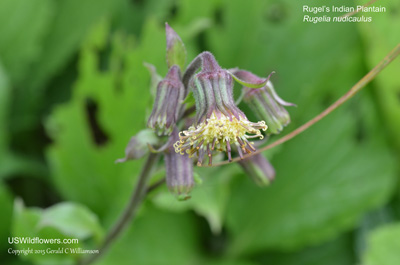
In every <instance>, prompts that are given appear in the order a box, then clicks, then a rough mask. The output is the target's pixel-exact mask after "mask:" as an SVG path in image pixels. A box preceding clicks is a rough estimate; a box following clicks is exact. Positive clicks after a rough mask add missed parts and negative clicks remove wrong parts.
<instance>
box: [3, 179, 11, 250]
mask: <svg viewBox="0 0 400 265" xmlns="http://www.w3.org/2000/svg"><path fill="white" fill-rule="evenodd" d="M0 205H1V214H2V216H3V217H2V218H1V219H0V238H2V239H3V240H1V241H0V250H1V251H4V252H3V253H5V251H6V249H7V248H9V247H10V245H9V244H8V241H7V240H6V238H7V237H8V236H10V228H11V216H12V197H11V194H10V192H9V191H8V190H7V189H6V187H5V186H4V185H3V183H2V182H0Z"/></svg>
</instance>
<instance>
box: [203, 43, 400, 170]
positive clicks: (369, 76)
mask: <svg viewBox="0 0 400 265" xmlns="http://www.w3.org/2000/svg"><path fill="white" fill-rule="evenodd" d="M399 54H400V43H399V44H398V45H397V46H396V47H395V48H394V49H393V50H392V51H390V52H389V53H388V55H386V57H385V58H384V59H383V60H382V61H380V62H379V63H378V65H376V66H375V67H374V68H373V69H372V70H371V71H370V72H369V73H368V74H366V75H365V76H364V77H363V78H362V79H361V80H360V81H358V82H357V83H356V84H355V85H354V86H353V87H352V88H350V90H349V91H347V92H346V94H344V95H343V96H342V97H340V98H339V99H338V100H337V101H335V102H334V103H333V104H332V105H330V106H329V107H328V108H327V109H325V110H324V111H322V112H321V113H320V114H318V115H317V116H316V117H314V118H313V119H311V120H309V121H308V122H306V123H305V124H303V125H301V126H300V127H298V128H297V129H296V130H294V131H292V132H291V133H289V134H287V135H285V136H284V137H282V138H280V139H279V140H277V141H275V142H273V143H272V144H269V145H267V146H264V147H262V148H260V149H258V150H257V151H256V152H253V153H251V154H249V155H245V156H243V159H246V158H249V157H251V156H253V155H256V154H259V153H261V152H263V151H265V150H268V149H271V148H273V147H275V146H278V145H280V144H283V143H285V142H287V141H289V140H290V139H292V138H294V137H295V136H297V135H299V134H300V133H302V132H304V131H305V130H307V129H308V128H310V127H311V126H312V125H314V124H315V123H317V122H318V121H320V120H321V119H323V118H324V117H325V116H327V115H328V114H329V113H331V112H332V111H334V110H335V109H337V108H338V107H339V106H341V105H342V104H343V103H345V102H346V101H347V100H349V99H350V98H352V97H353V96H354V95H355V94H357V92H359V91H360V90H361V89H362V88H364V87H365V86H366V85H367V84H368V83H369V82H371V80H373V79H374V78H375V77H376V76H377V75H378V74H379V73H380V72H381V71H382V70H383V69H385V67H386V66H387V65H388V64H389V63H391V62H392V61H393V60H394V59H395V58H396V57H397V56H398V55H399ZM239 160H240V157H237V158H235V159H232V161H231V162H237V161H239ZM231 162H229V161H223V162H220V163H216V164H213V165H212V166H211V167H216V166H221V165H225V164H228V163H231ZM202 167H210V166H207V165H204V166H202Z"/></svg>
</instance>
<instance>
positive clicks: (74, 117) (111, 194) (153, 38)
mask: <svg viewBox="0 0 400 265" xmlns="http://www.w3.org/2000/svg"><path fill="white" fill-rule="evenodd" d="M108 35H109V31H108V22H107V21H103V23H101V24H100V25H98V26H97V27H96V28H95V29H94V30H93V31H92V32H91V34H90V36H89V37H88V39H87V40H86V41H85V43H84V45H83V47H82V50H81V53H80V60H79V79H78V80H77V82H76V85H75V87H74V88H73V96H72V98H71V100H70V101H69V102H67V103H66V104H63V105H60V106H58V108H56V110H55V111H54V113H53V114H52V115H51V117H50V119H49V120H48V122H47V130H48V132H49V133H50V135H51V137H52V139H53V140H54V143H53V144H52V145H51V147H50V148H49V150H48V152H47V158H48V161H49V163H50V166H51V170H52V172H53V176H54V181H55V184H56V185H57V187H58V189H59V190H60V191H61V194H62V195H63V196H64V198H65V199H68V200H73V201H78V202H81V203H84V204H85V205H88V206H89V207H90V208H91V209H92V210H93V211H94V212H96V213H97V214H99V215H100V217H102V218H104V217H105V216H107V215H108V216H109V217H110V216H116V215H117V214H118V213H119V212H120V211H121V209H122V207H123V206H124V205H125V202H126V200H127V199H128V196H129V194H130V193H131V190H132V186H133V183H134V182H135V178H136V176H137V175H138V173H139V168H140V164H141V161H132V162H129V163H125V164H118V165H116V164H114V161H115V160H116V159H117V158H119V157H121V156H123V154H124V150H125V147H126V145H127V144H128V142H129V139H130V138H131V136H132V135H134V134H135V133H137V132H138V131H139V130H141V129H143V128H144V127H145V125H146V123H145V116H144V115H145V113H146V108H147V107H148V106H149V105H150V104H151V102H150V101H151V99H150V91H149V80H150V76H149V73H148V71H147V69H146V68H145V67H144V66H143V62H144V61H147V62H149V63H152V64H154V65H156V66H157V69H162V70H165V69H166V66H165V48H163V47H159V49H154V48H152V45H151V44H152V43H165V33H164V30H163V28H162V27H159V26H158V25H157V24H156V22H155V21H153V20H151V21H148V22H147V24H146V25H145V26H144V29H143V36H142V40H141V44H140V45H139V46H136V47H133V45H132V44H133V39H132V38H131V37H127V36H124V35H122V34H114V35H113V36H111V41H110V43H108V42H107V40H108V38H109V36H108ZM107 49H110V50H111V52H110V56H109V57H106V58H107V59H106V62H105V65H106V66H107V68H101V67H102V66H100V62H99V60H100V54H99V51H104V50H107Z"/></svg>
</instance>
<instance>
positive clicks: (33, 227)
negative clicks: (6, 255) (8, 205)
mask: <svg viewBox="0 0 400 265" xmlns="http://www.w3.org/2000/svg"><path fill="white" fill-rule="evenodd" d="M101 233H102V229H101V228H100V225H99V223H98V219H97V218H96V216H94V215H93V213H91V212H90V211H89V210H88V209H87V208H86V207H83V206H82V205H79V204H74V203H62V204H58V205H55V206H52V207H51V208H48V209H46V210H43V209H39V208H26V207H25V206H24V205H23V203H22V201H20V200H17V201H16V202H15V205H14V214H13V222H12V236H13V240H14V244H13V246H12V249H14V250H17V249H18V250H27V249H28V248H30V249H32V250H33V253H29V254H27V255H21V256H20V257H21V259H23V260H28V261H32V262H33V263H34V264H74V261H75V260H76V259H77V258H78V257H80V256H81V254H73V253H72V252H73V250H76V249H79V248H81V249H84V250H86V249H91V248H90V247H88V246H85V244H84V240H86V239H88V238H91V237H98V236H99V235H100V234H101ZM29 239H30V240H33V241H34V242H35V240H40V241H39V242H36V243H30V242H29V241H27V240H29ZM71 239H73V240H76V239H77V240H78V242H72V241H70V240H71ZM64 240H68V241H66V242H64ZM16 241H20V242H19V243H17V242H16ZM57 241H59V242H57ZM49 250H50V251H51V250H60V251H61V252H59V253H50V252H49ZM43 253H44V254H43Z"/></svg>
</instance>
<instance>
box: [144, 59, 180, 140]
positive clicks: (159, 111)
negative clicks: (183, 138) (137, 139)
mask: <svg viewBox="0 0 400 265" xmlns="http://www.w3.org/2000/svg"><path fill="white" fill-rule="evenodd" d="M180 75H181V74H180V70H179V67H178V66H176V65H174V66H172V67H171V68H170V69H169V71H168V73H167V75H166V77H165V78H164V79H163V80H162V81H161V82H160V83H159V84H158V86H157V93H156V100H155V102H154V106H153V111H152V113H151V115H150V118H149V120H148V122H147V126H148V127H149V128H152V129H154V130H155V131H156V133H157V135H159V136H161V135H170V134H171V132H172V130H173V129H174V127H175V124H176V122H177V120H178V116H179V112H180V110H181V108H182V105H183V99H184V96H185V89H184V87H183V84H182V82H181V76H180Z"/></svg>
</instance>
